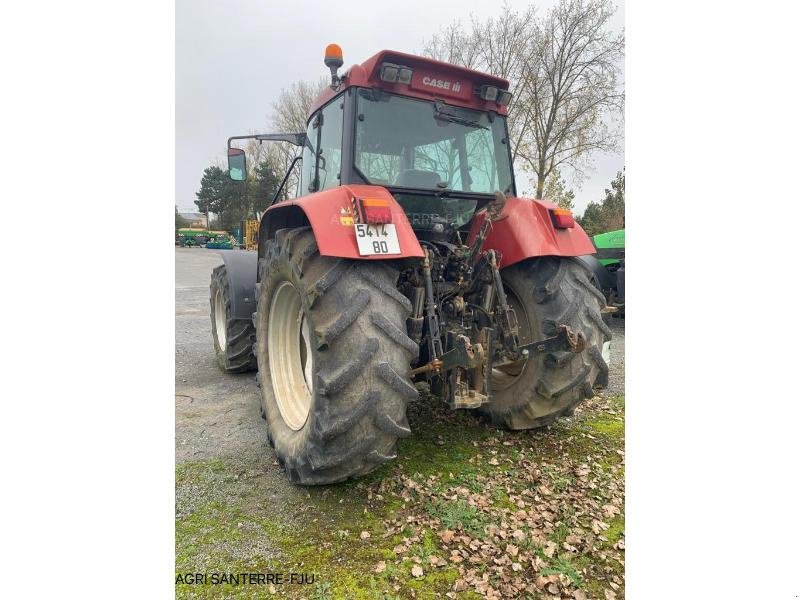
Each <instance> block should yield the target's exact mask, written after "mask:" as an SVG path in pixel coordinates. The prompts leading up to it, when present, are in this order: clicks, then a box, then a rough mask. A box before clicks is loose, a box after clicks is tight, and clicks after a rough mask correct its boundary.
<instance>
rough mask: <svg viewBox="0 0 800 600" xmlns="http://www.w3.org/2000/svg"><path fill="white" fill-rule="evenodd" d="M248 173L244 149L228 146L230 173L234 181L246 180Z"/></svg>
mask: <svg viewBox="0 0 800 600" xmlns="http://www.w3.org/2000/svg"><path fill="white" fill-rule="evenodd" d="M246 174H247V164H246V161H245V157H244V150H242V149H241V148H228V175H229V176H230V178H231V179H233V180H234V181H244V178H245V175H246Z"/></svg>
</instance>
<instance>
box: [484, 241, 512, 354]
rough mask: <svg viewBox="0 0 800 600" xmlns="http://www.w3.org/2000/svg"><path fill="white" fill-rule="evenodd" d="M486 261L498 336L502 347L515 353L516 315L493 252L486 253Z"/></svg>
mask: <svg viewBox="0 0 800 600" xmlns="http://www.w3.org/2000/svg"><path fill="white" fill-rule="evenodd" d="M486 260H487V262H488V263H489V268H490V269H491V270H492V281H493V283H494V290H495V294H496V295H497V305H498V308H499V310H498V311H497V314H496V318H497V324H498V325H499V327H500V334H501V335H502V336H503V345H504V346H506V348H508V349H509V350H510V351H511V352H516V351H517V350H518V349H519V324H518V323H517V315H516V313H515V312H514V309H513V308H511V307H510V306H509V305H508V298H507V297H506V291H505V289H504V288H503V280H502V278H501V277H500V269H498V268H497V255H496V253H495V251H494V250H489V251H487V252H486Z"/></svg>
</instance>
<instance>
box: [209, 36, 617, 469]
mask: <svg viewBox="0 0 800 600" xmlns="http://www.w3.org/2000/svg"><path fill="white" fill-rule="evenodd" d="M325 64H326V65H327V66H328V67H329V68H330V69H331V78H332V84H331V86H330V88H326V89H325V91H324V92H323V93H322V94H321V95H320V97H319V98H318V99H317V100H316V102H315V103H314V104H313V106H312V107H311V111H310V114H309V118H308V130H307V131H306V132H304V133H289V134H269V135H249V136H238V137H233V138H230V139H229V140H228V161H229V165H228V166H229V171H230V175H231V177H232V178H233V179H235V180H239V181H241V180H243V179H244V177H245V173H246V172H247V170H246V167H245V157H244V153H243V151H242V150H241V149H238V148H235V147H232V146H231V143H232V142H233V140H237V139H248V138H249V139H257V140H261V141H267V140H282V141H288V142H291V143H293V144H295V145H297V146H298V148H299V151H298V152H299V153H298V156H297V157H296V158H295V160H294V162H293V163H292V166H291V167H290V169H289V171H288V172H287V174H286V177H284V180H283V183H282V184H281V189H279V190H278V192H277V193H276V195H275V199H273V203H272V205H271V206H270V207H269V208H268V210H267V211H266V213H265V214H264V215H263V217H262V218H261V222H260V226H259V235H258V252H257V253H255V252H243V251H227V252H221V254H222V255H223V257H224V260H225V263H224V265H221V266H219V267H217V268H216V269H215V270H214V273H213V276H212V280H211V321H212V330H213V336H214V345H215V348H216V353H217V358H218V361H219V365H220V367H221V368H222V369H223V370H224V371H225V372H229V373H233V372H242V371H247V370H255V369H257V370H258V379H259V382H260V390H261V414H262V416H263V418H264V419H265V420H266V422H267V426H268V436H269V440H270V443H271V444H272V446H273V447H274V449H275V452H276V454H277V456H278V460H279V461H280V463H281V465H282V466H283V468H284V470H285V472H286V474H287V476H288V478H289V479H290V480H291V481H293V482H296V483H300V484H327V483H333V482H337V481H342V480H344V479H347V478H350V477H357V476H360V475H363V474H365V473H368V472H370V471H372V470H373V469H375V468H376V467H378V466H379V465H381V464H383V463H385V462H386V461H389V460H391V459H393V458H395V456H396V442H397V439H398V438H400V437H404V436H408V435H410V434H411V430H410V428H409V424H408V420H407V419H406V406H407V404H408V402H409V401H412V400H415V399H417V398H418V391H417V387H416V386H415V383H416V382H420V381H427V382H428V384H429V385H430V389H431V390H432V391H433V392H434V393H435V394H437V395H439V396H441V397H442V398H443V399H444V401H445V402H447V403H448V404H449V406H450V407H451V408H454V409H459V408H468V409H477V410H478V411H480V412H482V413H484V414H486V415H487V416H488V417H489V418H490V419H491V421H492V422H493V423H495V424H497V425H500V426H503V427H507V428H509V429H531V428H536V427H543V426H545V425H548V424H550V423H552V422H553V421H554V420H555V419H557V418H558V417H559V416H562V415H569V414H571V413H572V411H573V410H574V409H575V407H576V406H577V405H578V404H579V403H580V402H581V401H582V400H583V399H584V398H587V397H591V396H592V395H593V393H594V392H593V388H594V387H596V386H603V385H605V383H606V380H607V378H608V365H607V358H606V355H607V349H608V344H609V339H610V337H611V332H610V330H609V328H608V327H607V326H606V324H605V322H604V320H603V316H602V315H603V312H604V309H605V301H604V298H603V295H602V294H601V293H600V292H599V291H598V290H597V289H596V288H595V287H594V286H593V285H592V284H591V283H590V275H589V273H588V271H587V270H586V268H585V267H584V266H583V265H582V264H581V263H580V262H579V261H578V260H576V259H575V257H576V256H579V255H584V254H591V253H593V252H594V248H593V246H592V243H591V241H590V240H589V238H588V237H587V235H586V234H585V233H584V232H583V230H582V229H581V228H580V227H579V226H578V225H577V224H576V223H575V221H574V220H573V218H572V214H571V213H570V212H569V211H567V210H563V209H560V208H557V207H556V206H555V205H553V204H551V203H549V202H545V201H543V200H536V199H528V198H519V197H517V194H516V186H515V183H514V173H513V169H512V161H511V155H510V151H509V146H510V144H509V139H508V136H509V134H508V128H507V125H506V115H507V107H508V104H509V102H510V101H511V97H512V96H511V93H510V92H509V91H508V82H507V81H505V80H504V79H501V78H498V77H494V76H491V75H486V74H484V73H479V72H476V71H472V70H469V69H465V68H462V67H458V66H454V65H450V64H446V63H442V62H438V61H435V60H431V59H427V58H422V57H419V56H412V55H408V54H403V53H400V52H392V51H382V52H379V53H378V54H376V55H375V56H373V57H372V58H370V59H369V60H367V61H366V62H364V63H363V64H360V65H354V66H353V67H351V68H350V69H349V70H348V71H346V72H345V73H344V74H343V75H341V77H340V76H339V75H338V69H339V67H341V66H342V64H343V62H342V55H341V49H340V48H339V47H338V46H336V45H331V46H328V48H327V49H326V56H325ZM298 166H299V168H300V173H299V180H300V184H299V191H298V194H299V195H298V197H296V198H293V199H289V200H283V201H277V199H278V198H279V197H280V196H281V192H282V189H283V187H284V186H285V184H286V181H287V180H288V178H289V175H290V173H291V172H292V169H294V168H295V167H298Z"/></svg>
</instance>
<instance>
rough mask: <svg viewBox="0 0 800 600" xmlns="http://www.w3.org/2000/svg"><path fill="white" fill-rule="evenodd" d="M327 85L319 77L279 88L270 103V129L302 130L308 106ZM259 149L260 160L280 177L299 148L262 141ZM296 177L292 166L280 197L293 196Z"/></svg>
mask: <svg viewBox="0 0 800 600" xmlns="http://www.w3.org/2000/svg"><path fill="white" fill-rule="evenodd" d="M327 85H329V81H328V80H326V79H325V78H320V79H318V80H317V81H315V82H308V81H297V82H295V83H293V84H292V85H291V86H289V87H288V88H286V89H283V90H281V93H280V95H279V96H278V100H277V101H275V102H274V103H273V105H272V117H271V118H270V127H269V129H270V131H271V132H273V133H299V132H301V131H303V132H304V131H306V120H307V119H308V112H309V110H310V109H311V105H312V104H313V102H314V100H316V99H317V97H318V96H319V95H320V94H321V93H322V91H323V90H324V89H325V87H326V86H327ZM263 148H264V158H263V160H266V161H267V162H268V163H269V165H270V167H271V168H272V171H273V173H275V174H276V175H277V176H278V178H279V179H283V176H284V175H285V174H286V171H287V170H288V169H289V166H290V165H291V163H292V160H294V157H295V156H297V154H298V152H299V151H300V150H299V149H298V148H297V146H293V145H292V144H289V143H288V142H269V143H268V144H264V145H263ZM299 179H300V178H299V173H298V170H297V169H295V170H294V172H293V173H292V175H291V176H290V177H289V180H288V181H287V182H286V188H284V191H283V197H284V198H287V197H291V196H294V195H295V192H296V190H297V186H298V185H299V183H300V181H299Z"/></svg>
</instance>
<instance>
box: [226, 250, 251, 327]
mask: <svg viewBox="0 0 800 600" xmlns="http://www.w3.org/2000/svg"><path fill="white" fill-rule="evenodd" d="M217 253H218V254H219V255H220V256H222V260H223V261H225V271H226V272H227V274H228V289H229V290H230V295H231V318H232V319H251V318H252V316H253V313H254V312H256V276H257V275H258V255H257V254H256V253H255V252H248V251H246V250H219V251H218V252H217Z"/></svg>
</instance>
